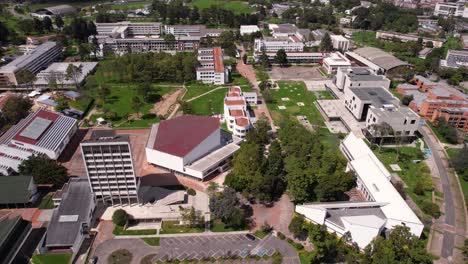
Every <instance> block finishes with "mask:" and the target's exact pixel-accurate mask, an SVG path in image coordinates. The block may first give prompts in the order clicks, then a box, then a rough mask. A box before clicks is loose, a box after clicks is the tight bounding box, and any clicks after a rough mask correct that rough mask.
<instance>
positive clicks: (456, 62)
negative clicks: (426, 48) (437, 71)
mask: <svg viewBox="0 0 468 264" xmlns="http://www.w3.org/2000/svg"><path fill="white" fill-rule="evenodd" d="M440 66H442V67H447V68H454V69H458V68H460V67H468V51H466V50H449V51H448V52H447V56H446V57H445V60H441V61H440Z"/></svg>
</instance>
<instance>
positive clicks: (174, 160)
mask: <svg viewBox="0 0 468 264" xmlns="http://www.w3.org/2000/svg"><path fill="white" fill-rule="evenodd" d="M145 150H146V160H147V161H148V162H149V163H152V164H155V165H158V166H161V167H164V168H168V169H171V170H175V171H181V172H182V171H183V170H184V160H183V159H182V158H181V157H177V156H173V155H170V154H167V153H164V152H161V151H158V150H154V149H151V148H146V149H145Z"/></svg>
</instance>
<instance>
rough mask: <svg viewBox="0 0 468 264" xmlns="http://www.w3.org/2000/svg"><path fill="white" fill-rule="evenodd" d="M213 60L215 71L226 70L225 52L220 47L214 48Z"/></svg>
mask: <svg viewBox="0 0 468 264" xmlns="http://www.w3.org/2000/svg"><path fill="white" fill-rule="evenodd" d="M213 60H214V70H215V72H224V64H223V52H222V50H221V48H220V47H214V48H213Z"/></svg>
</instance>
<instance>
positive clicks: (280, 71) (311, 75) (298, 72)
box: [268, 66, 327, 81]
mask: <svg viewBox="0 0 468 264" xmlns="http://www.w3.org/2000/svg"><path fill="white" fill-rule="evenodd" d="M318 69H319V68H318V66H317V67H301V66H291V67H273V69H272V70H271V71H269V72H268V73H269V74H270V78H271V79H273V80H285V81H287V80H291V81H307V80H326V79H327V77H325V76H323V75H322V74H321V73H320V72H319V70H318Z"/></svg>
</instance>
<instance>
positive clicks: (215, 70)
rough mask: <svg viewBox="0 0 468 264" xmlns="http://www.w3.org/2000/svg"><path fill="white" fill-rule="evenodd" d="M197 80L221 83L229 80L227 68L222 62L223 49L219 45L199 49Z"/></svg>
mask: <svg viewBox="0 0 468 264" xmlns="http://www.w3.org/2000/svg"><path fill="white" fill-rule="evenodd" d="M197 59H198V62H199V63H200V66H199V67H198V68H197V81H202V82H203V83H212V84H216V85H222V84H225V83H227V82H229V69H228V68H227V67H226V66H225V65H224V63H223V50H222V49H221V48H220V47H214V48H207V49H199V50H198V57H197Z"/></svg>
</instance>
